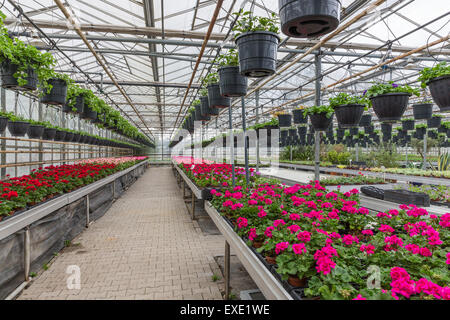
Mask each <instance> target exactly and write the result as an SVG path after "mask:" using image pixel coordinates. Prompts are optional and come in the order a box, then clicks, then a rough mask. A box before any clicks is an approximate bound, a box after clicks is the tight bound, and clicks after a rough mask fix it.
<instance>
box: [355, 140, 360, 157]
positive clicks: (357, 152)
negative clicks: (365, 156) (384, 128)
mask: <svg viewBox="0 0 450 320" xmlns="http://www.w3.org/2000/svg"><path fill="white" fill-rule="evenodd" d="M355 151H356V161H357V162H359V143H358V142H356V150H355Z"/></svg>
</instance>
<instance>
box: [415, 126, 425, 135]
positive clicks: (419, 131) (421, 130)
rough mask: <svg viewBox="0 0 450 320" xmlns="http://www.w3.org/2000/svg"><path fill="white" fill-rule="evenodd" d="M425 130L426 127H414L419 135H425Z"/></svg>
mask: <svg viewBox="0 0 450 320" xmlns="http://www.w3.org/2000/svg"><path fill="white" fill-rule="evenodd" d="M425 131H426V129H425V128H416V133H417V134H418V135H419V136H422V137H423V136H424V135H425Z"/></svg>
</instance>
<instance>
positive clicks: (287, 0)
mask: <svg viewBox="0 0 450 320" xmlns="http://www.w3.org/2000/svg"><path fill="white" fill-rule="evenodd" d="M278 8H279V12H280V22H281V31H282V32H283V33H284V34H285V35H287V36H289V37H293V38H316V37H319V36H321V35H324V34H327V33H330V32H332V31H333V30H335V29H336V28H337V27H338V25H339V20H340V12H341V2H340V1H339V0H278Z"/></svg>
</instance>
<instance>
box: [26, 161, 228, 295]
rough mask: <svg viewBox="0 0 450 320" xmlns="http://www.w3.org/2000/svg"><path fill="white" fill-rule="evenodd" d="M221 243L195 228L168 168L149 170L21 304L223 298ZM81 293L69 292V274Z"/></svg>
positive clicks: (28, 291) (37, 282) (61, 257)
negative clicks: (72, 269)
mask: <svg viewBox="0 0 450 320" xmlns="http://www.w3.org/2000/svg"><path fill="white" fill-rule="evenodd" d="M223 246H224V239H223V237H222V236H220V235H219V236H204V235H203V234H202V232H201V231H200V229H199V227H198V225H197V223H196V222H192V221H191V219H190V217H189V215H188V213H187V211H186V207H185V205H184V203H183V200H182V197H181V193H180V191H179V189H178V187H177V186H176V183H175V178H174V176H173V174H172V171H171V169H170V168H169V167H159V168H158V167H153V168H150V169H149V170H148V171H147V172H146V173H145V174H144V175H143V176H142V177H141V178H139V180H138V181H136V182H135V183H134V184H133V185H132V186H131V187H130V189H129V190H128V191H126V192H125V193H124V194H123V195H122V197H121V198H119V199H118V200H117V201H116V202H115V203H114V204H113V206H112V207H111V208H110V209H109V211H108V212H107V213H106V214H105V215H104V216H103V217H102V218H100V219H99V220H97V221H96V222H95V223H93V224H92V225H91V226H90V227H89V229H87V230H86V231H84V232H83V233H82V234H81V235H79V236H78V237H77V238H76V239H74V240H73V242H72V245H71V246H70V247H67V248H65V249H64V250H63V252H62V253H61V254H60V255H59V256H58V257H56V259H54V261H53V263H51V264H50V265H49V268H48V270H46V271H43V272H42V273H41V274H39V275H38V277H37V278H36V279H35V280H34V281H33V283H32V284H31V285H30V286H29V287H28V288H27V289H25V290H24V292H23V293H22V294H21V296H20V297H19V299H221V298H222V297H221V294H220V291H219V286H222V284H221V283H220V282H213V281H212V280H211V277H212V275H213V273H218V271H217V270H214V272H213V271H212V270H213V268H214V260H213V256H214V255H221V254H223ZM70 265H77V266H79V267H80V270H81V289H79V290H77V289H72V290H69V289H68V288H67V279H68V277H69V274H67V273H66V270H67V267H68V266H70Z"/></svg>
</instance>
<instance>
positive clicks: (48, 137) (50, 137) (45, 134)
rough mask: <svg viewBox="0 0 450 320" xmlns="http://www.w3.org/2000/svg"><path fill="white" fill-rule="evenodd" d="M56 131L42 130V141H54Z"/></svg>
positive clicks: (51, 129) (52, 129) (50, 129)
mask: <svg viewBox="0 0 450 320" xmlns="http://www.w3.org/2000/svg"><path fill="white" fill-rule="evenodd" d="M55 135H56V129H54V128H44V132H43V133H42V139H43V140H53V139H55Z"/></svg>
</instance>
